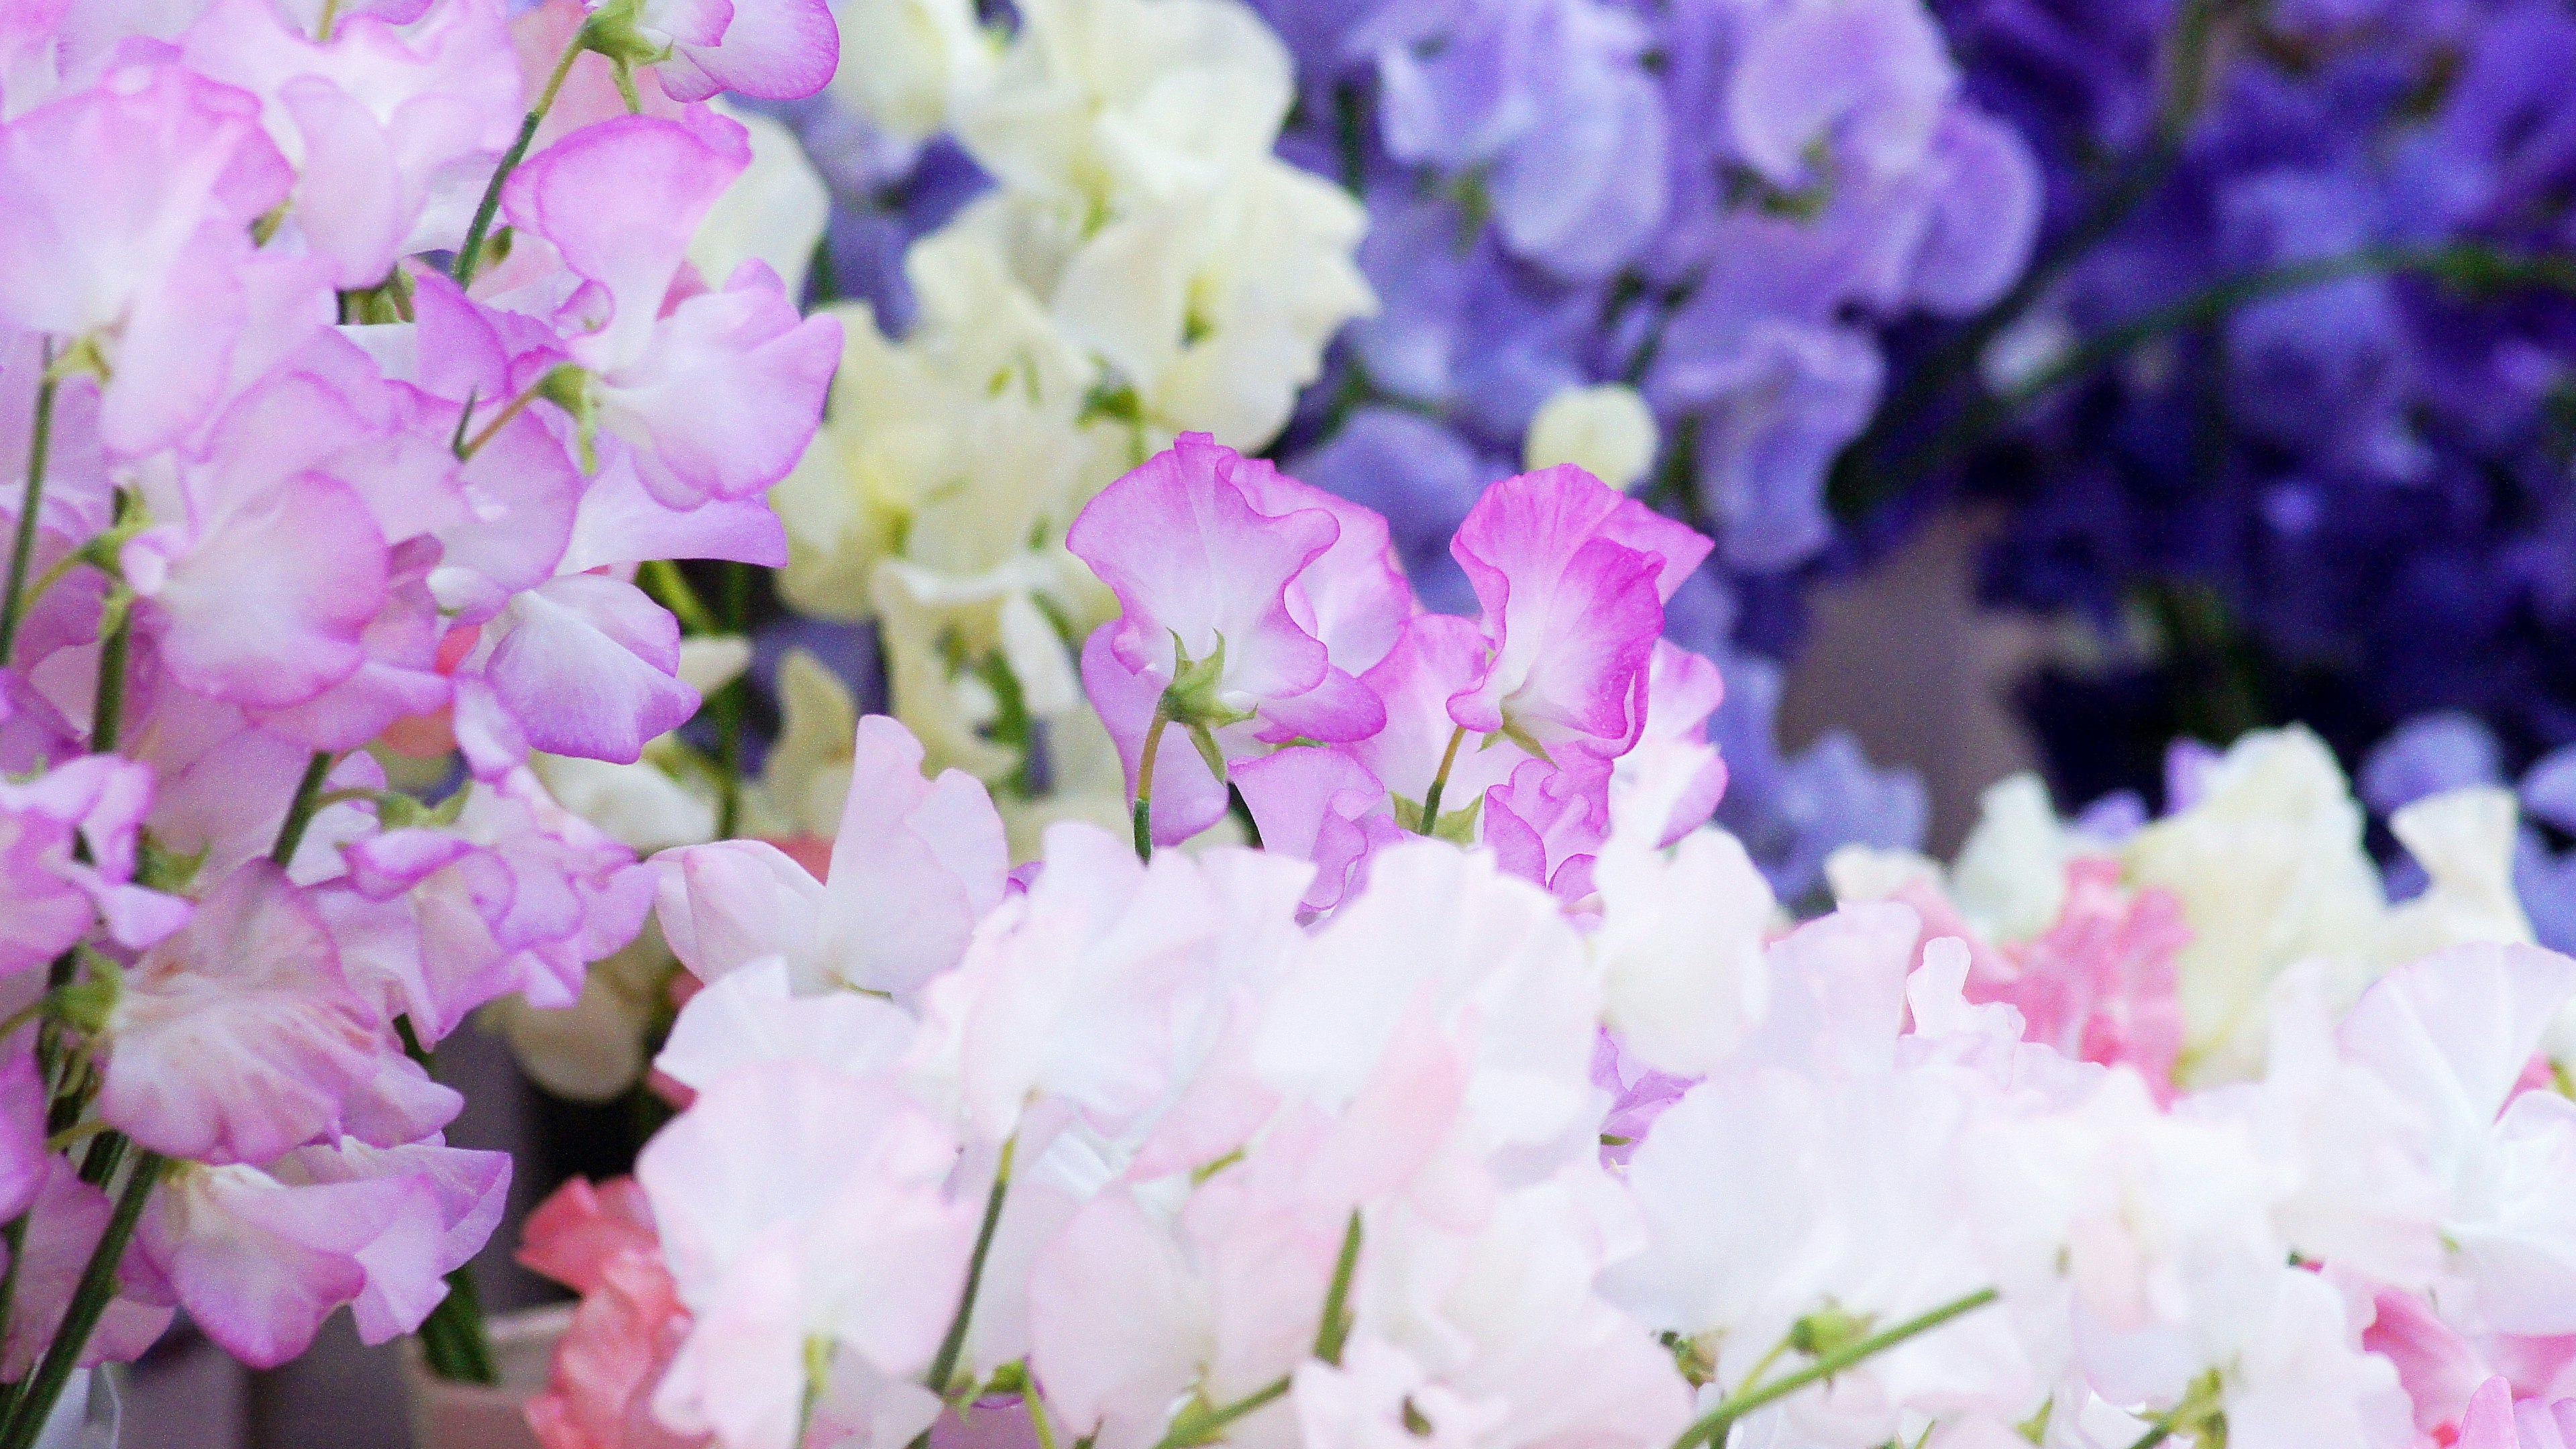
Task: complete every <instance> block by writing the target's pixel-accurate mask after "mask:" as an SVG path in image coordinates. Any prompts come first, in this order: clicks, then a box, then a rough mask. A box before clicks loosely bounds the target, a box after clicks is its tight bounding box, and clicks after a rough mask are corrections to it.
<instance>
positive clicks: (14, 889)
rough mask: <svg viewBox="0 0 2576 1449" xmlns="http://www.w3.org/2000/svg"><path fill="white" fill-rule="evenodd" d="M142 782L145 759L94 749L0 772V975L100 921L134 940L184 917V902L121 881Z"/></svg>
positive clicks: (131, 857) (129, 865)
mask: <svg viewBox="0 0 2576 1449" xmlns="http://www.w3.org/2000/svg"><path fill="white" fill-rule="evenodd" d="M152 784H153V776H152V768H151V767H150V766H149V765H144V764H138V763H133V762H129V761H125V760H119V759H117V758H115V757H113V756H101V755H91V756H85V757H83V758H81V759H77V760H73V761H70V762H68V763H66V764H63V765H59V766H57V767H55V768H54V769H53V770H51V771H49V772H47V773H45V774H42V775H39V776H37V777H36V778H34V779H32V780H29V781H27V782H25V783H23V784H11V783H8V782H7V781H6V780H0V906H5V907H6V909H5V911H0V975H6V974H11V973H15V972H19V971H25V970H28V969H30V968H31V967H35V966H40V965H42V964H44V963H45V962H47V961H50V960H52V959H53V958H54V957H55V956H57V955H60V954H61V953H62V952H64V951H67V950H69V949H71V947H72V946H73V945H74V944H76V943H77V942H79V941H80V940H81V939H82V938H83V937H84V936H87V935H88V934H89V931H90V928H91V926H92V925H93V924H95V923H97V922H100V921H104V922H105V923H106V925H107V929H108V932H109V934H110V935H111V936H113V937H114V938H115V939H116V940H117V941H119V942H120V943H122V944H124V945H127V946H135V947H143V946H150V945H153V944H154V943H156V942H158V941H160V940H162V939H163V938H165V937H167V936H168V935H169V934H170V933H171V932H173V931H176V930H178V929H179V928H180V927H181V926H182V925H183V924H185V923H186V921H187V919H188V914H189V909H190V907H189V904H188V902H186V901H184V900H182V899H180V898H178V897H175V896H169V895H164V894H162V893H160V892H158V891H154V890H150V889H147V888H145V887H142V886H138V885H134V884H131V883H130V879H131V877H132V876H133V873H134V861H135V841H136V833H137V830H138V828H139V827H140V826H141V825H142V823H143V818H144V816H145V814H146V813H147V811H148V810H149V809H150V806H151V800H152ZM83 846H86V851H85V852H84V851H83V850H82V847H83ZM84 853H85V854H86V859H84V858H83V855H84Z"/></svg>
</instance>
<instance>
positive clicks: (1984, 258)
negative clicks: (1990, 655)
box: [1264, 0, 2041, 572]
mask: <svg viewBox="0 0 2576 1449" xmlns="http://www.w3.org/2000/svg"><path fill="white" fill-rule="evenodd" d="M1264 8H1265V10H1266V12H1267V13H1269V14H1270V15H1271V16H1272V18H1273V19H1274V20H1275V21H1276V22H1277V23H1278V24H1279V26H1280V27H1281V29H1282V31H1283V32H1284V33H1285V34H1286V35H1287V37H1288V38H1289V41H1290V44H1291V45H1292V46H1294V47H1295V48H1296V50H1297V52H1298V56H1299V60H1300V69H1301V76H1300V79H1301V83H1302V85H1303V87H1304V92H1305V96H1306V106H1305V115H1306V117H1307V122H1308V123H1307V125H1306V126H1305V127H1304V128H1303V129H1302V130H1301V132H1300V133H1299V135H1298V137H1297V144H1298V146H1299V148H1300V154H1301V156H1303V157H1304V158H1306V159H1307V160H1308V163H1309V164H1311V165H1314V166H1316V167H1317V168H1318V169H1320V170H1324V171H1326V172H1327V173H1329V174H1335V175H1338V176H1340V177H1341V178H1342V179H1343V181H1344V182H1345V184H1347V185H1349V186H1350V187H1351V188H1352V189H1353V190H1354V191H1355V192H1358V193H1361V194H1364V195H1365V196H1367V198H1368V199H1369V203H1370V212H1371V218H1372V227H1371V231H1370V235H1369V239H1368V242H1367V243H1366V245H1365V246H1364V247H1363V248H1362V252H1361V258H1362V261H1363V263H1364V264H1365V265H1366V266H1367V268H1368V272H1369V277H1370V279H1371V281H1373V282H1374V283H1375V284H1376V285H1377V288H1378V290H1379V293H1380V294H1381V295H1382V296H1384V297H1386V298H1388V299H1389V304H1388V306H1387V308H1386V311H1385V312H1384V314H1383V315H1381V316H1379V317H1377V318H1375V319H1372V320H1370V321H1368V322H1365V323H1363V324H1361V325H1360V326H1359V327H1357V328H1355V329H1354V331H1353V334H1352V348H1351V359H1350V368H1349V369H1348V373H1347V376H1346V378H1345V382H1344V393H1343V396H1342V398H1341V399H1340V400H1339V402H1338V403H1337V404H1336V407H1335V410H1334V414H1333V416H1331V417H1330V418H1328V419H1327V420H1326V421H1325V424H1324V433H1325V436H1324V438H1323V441H1322V446H1323V448H1324V449H1325V450H1326V452H1327V454H1328V456H1332V457H1336V458H1347V460H1348V461H1347V463H1346V464H1345V466H1344V467H1342V468H1339V469H1334V470H1331V471H1329V472H1328V471H1327V470H1325V469H1322V468H1317V469H1315V470H1314V472H1315V475H1316V476H1317V477H1318V478H1319V480H1320V481H1325V482H1326V483H1327V486H1332V487H1336V488H1340V487H1342V486H1343V485H1344V483H1345V482H1346V481H1347V482H1348V484H1349V485H1350V491H1352V493H1353V496H1355V497H1360V498H1362V499H1364V500H1366V501H1370V502H1373V503H1377V504H1379V506H1381V507H1383V508H1385V509H1386V510H1387V512H1388V513H1389V515H1390V516H1391V517H1393V518H1395V519H1396V520H1397V523H1398V527H1399V528H1400V529H1401V530H1403V531H1404V533H1405V534H1406V542H1407V544H1408V546H1419V547H1425V548H1429V549H1436V548H1437V547H1438V540H1439V536H1440V535H1441V534H1443V533H1445V532H1446V530H1447V528H1448V526H1449V525H1450V524H1451V523H1454V521H1455V519H1456V518H1457V517H1458V516H1459V513H1460V512H1462V511H1463V505H1464V502H1465V501H1466V499H1468V498H1472V496H1473V493H1472V486H1471V487H1470V489H1469V491H1467V492H1466V493H1465V494H1463V495H1461V494H1459V493H1456V492H1454V491H1453V492H1451V493H1449V494H1448V495H1447V496H1446V497H1443V496H1440V495H1439V494H1438V493H1437V492H1436V489H1437V486H1438V484H1437V481H1436V480H1444V479H1447V478H1450V477H1452V476H1456V475H1468V476H1470V477H1472V475H1474V474H1475V473H1477V472H1479V471H1480V470H1482V469H1484V468H1486V467H1488V466H1489V464H1488V462H1487V460H1488V459H1489V458H1491V457H1492V456H1494V455H1495V454H1496V453H1500V454H1502V455H1503V456H1505V457H1512V456H1517V455H1519V454H1520V453H1521V451H1522V449H1523V447H1524V438H1525V436H1526V437H1527V438H1528V443H1527V446H1528V447H1529V448H1531V449H1532V450H1535V451H1537V452H1538V453H1539V454H1540V456H1541V457H1543V458H1545V460H1546V461H1558V459H1556V458H1554V457H1552V456H1548V455H1549V454H1550V453H1553V452H1554V451H1556V450H1557V449H1558V448H1561V447H1564V446H1566V445H1568V444H1572V445H1574V446H1578V447H1587V448H1588V449H1590V450H1593V451H1591V452H1590V453H1589V455H1588V456H1583V457H1581V458H1580V460H1581V461H1586V462H1595V461H1596V460H1598V465H1599V466H1602V467H1603V468H1604V469H1605V470H1606V469H1608V468H1610V467H1612V466H1614V463H1613V460H1617V462H1616V464H1615V466H1616V468H1617V471H1615V472H1610V471H1605V476H1608V477H1610V478H1612V480H1613V481H1615V482H1619V483H1621V484H1623V485H1625V484H1627V483H1630V482H1633V481H1635V480H1637V479H1639V478H1640V477H1641V476H1643V475H1644V474H1645V473H1646V472H1647V471H1648V468H1649V467H1650V465H1652V464H1654V463H1655V461H1656V460H1657V459H1658V457H1659V456H1660V457H1661V458H1662V459H1663V461H1664V467H1665V477H1664V478H1663V479H1662V480H1661V481H1660V482H1659V483H1658V492H1659V495H1660V496H1661V497H1662V498H1663V499H1664V501H1665V502H1666V504H1667V506H1672V507H1676V508H1678V509H1680V510H1681V511H1683V512H1684V513H1685V515H1686V516H1690V517H1693V518H1697V519H1704V520H1705V521H1706V526H1707V528H1708V530H1709V531H1710V532H1712V533H1714V534H1715V535H1716V537H1717V539H1718V542H1719V550H1720V555H1721V557H1722V559H1723V560H1724V562H1725V563H1726V564H1727V565H1729V566H1730V567H1731V568H1733V569H1736V570H1741V571H1746V572H1773V571H1777V570H1780V569H1783V568H1786V567H1789V566H1791V565H1794V564H1797V563H1799V562H1801V561H1803V560H1805V559H1807V558H1809V557H1810V556H1812V555H1814V554H1815V553H1816V552H1817V551H1818V550H1820V549H1821V548H1822V547H1823V546H1824V545H1825V544H1826V542H1827V541H1828V540H1829V538H1830V536H1831V528H1830V525H1829V522H1828V519H1827V517H1826V514H1825V511H1824V499H1823V490H1824V480H1825V472H1826V469H1827V467H1828V466H1829V465H1830V464H1831V462H1832V460H1833V457H1834V454H1835V453H1836V452H1837V451H1838V450H1839V449H1840V448H1841V447H1842V445H1843V444H1844V443H1845V442H1847V441H1848V440H1850V438H1851V437H1852V436H1853V435H1854V434H1856V433H1857V432H1858V431H1859V430H1860V428H1861V426H1862V425H1863V424H1864V423H1865V422H1867V421H1868V419H1869V417H1870V414H1871V413H1872V411H1873V410H1874V409H1875V408H1876V406H1877V403H1878V398H1879V394H1880V392H1881V390H1882V386H1883V383H1884V374H1885V367H1884V364H1883V362H1882V360H1881V356H1880V348H1879V337H1878V334H1879V331H1880V329H1881V327H1882V326H1884V325H1885V324H1887V323H1890V322H1893V321H1895V320H1897V319H1899V318H1902V317H1904V316H1906V315H1908V314H1910V313H1913V312H1915V311H1918V310H1920V311H1924V312H1928V313H1931V314H1934V315H1937V316H1957V315H1962V314H1965V313H1967V312H1971V311H1974V310H1975V309H1977V308H1979V307H1982V306H1984V305H1985V304H1986V303H1987V302H1989V301H1992V300H1993V299H1994V298H1995V297H1996V296H1997V295H1998V294H1999V293H2001V292H2002V291H2003V290H2004V288H2005V287H2007V286H2008V285H2010V284H2011V282H2012V281H2013V280H2014V279H2015V277H2017V276H2018V275H2019V274H2020V272H2021V270H2022V267H2023V264H2024V263H2025V262H2026V261H2027V260H2028V257H2029V252H2030V247H2031V242H2032V238H2033V236H2034V235H2035V232H2036V229H2037V226H2038V221H2039V207H2040V201H2041V197H2040V191H2039V180H2040V178H2039V174H2038V170H2037V167H2036V165H2035V164H2034V162H2033V161H2032V159H2031V158H2030V156H2029V155H2028V153H2027V152H2026V150H2025V149H2024V147H2023V146H2022V143H2021V142H2020V140H2019V139H2018V138H2017V137H2015V136H2014V135H2013V133H2012V132H2011V131H2010V130H2008V129H2007V128H2006V127H2004V126H2003V125H2002V124H2000V123H1999V122H1997V121H1996V120H1995V119H1994V118H1993V117H1992V116H1990V115H1989V114H1987V113H1986V112H1985V111H1984V110H1983V109H1981V108H1980V107H1979V106H1977V105H1976V104H1975V103H1973V102H1971V101H1970V100H1969V99H1968V98H1967V97H1966V96H1965V94H1964V93H1963V91H1962V89H1961V76H1960V72H1959V70H1958V68H1957V66H1956V65H1955V63H1954V62H1953V61H1952V59H1951V56H1950V53H1949V47H1948V45H1947V43H1946V42H1945V40H1944V38H1943V36H1942V34H1941V31H1940V28H1939V27H1938V26H1937V25H1936V24H1935V23H1934V21H1933V18H1932V16H1931V15H1930V14H1929V13H1928V12H1927V11H1926V9H1925V8H1924V7H1923V6H1922V5H1921V4H1919V3H1917V0H1792V3H1783V4H1764V5H1750V6H1748V5H1737V4H1725V3H1701V0H1692V3H1682V4H1673V5H1666V6H1651V7H1647V6H1629V5H1621V4H1614V3H1608V0H1487V3H1470V0H1457V3H1431V4H1415V3H1359V4H1344V5H1331V6H1314V5H1305V4H1299V3H1295V0H1280V3H1273V4H1268V5H1266V6H1265V7H1264ZM1630 385H1632V386H1633V388H1634V389H1635V390H1634V391H1631V390H1629V387H1630ZM1640 393H1642V398H1641V397H1640V396H1639V394H1640ZM1425 408H1428V409H1430V410H1432V411H1433V412H1434V413H1435V414H1436V417H1435V419H1434V420H1432V421H1428V422H1426V421H1425V420H1423V419H1421V418H1419V417H1417V416H1413V415H1412V414H1413V412H1414V411H1415V410H1420V409H1425ZM1659 435H1660V437H1661V438H1662V439H1663V440H1664V446H1662V447H1660V448H1659V447H1658V437H1659ZM1389 450H1393V451H1396V452H1399V453H1401V454H1403V455H1406V456H1408V457H1410V458H1413V459H1416V460H1418V462H1417V465H1416V466H1415V467H1413V468H1410V469H1405V470H1400V471H1401V473H1402V475H1403V476H1402V477H1400V478H1397V479H1390V478H1387V477H1385V476H1383V474H1382V473H1380V474H1379V476H1374V477H1373V476H1371V474H1372V473H1373V472H1377V470H1375V469H1373V468H1372V467H1371V466H1370V461H1373V459H1374V457H1375V455H1377V454H1380V453H1383V452H1385V451H1389ZM1487 476H1491V475H1487ZM1474 481H1477V482H1481V481H1483V480H1482V479H1476V480H1474ZM1444 511H1446V513H1447V517H1446V518H1445V519H1444V518H1442V517H1441V515H1442V513H1443V512H1444Z"/></svg>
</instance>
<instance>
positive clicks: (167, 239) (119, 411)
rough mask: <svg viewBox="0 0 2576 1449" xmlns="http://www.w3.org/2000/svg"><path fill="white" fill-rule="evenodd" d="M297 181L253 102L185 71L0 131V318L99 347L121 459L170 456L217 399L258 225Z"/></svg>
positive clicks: (105, 436)
mask: <svg viewBox="0 0 2576 1449" xmlns="http://www.w3.org/2000/svg"><path fill="white" fill-rule="evenodd" d="M293 181H294V174H293V172H292V171H290V170H289V169H288V167H287V165H286V161H285V158H283V157H281V156H280V155H278V153H277V148H276V147H275V146H274V145H272V144H270V142H269V139H268V137H267V135H266V134H265V133H263V132H262V131H261V130H260V126H259V102H258V101H257V99H256V98H254V97H252V96H250V95H247V94H245V93H243V92H241V91H238V90H235V89H233V88H232V87H230V86H226V85H222V84H219V83H217V82H215V81H211V80H208V79H205V78H204V77H202V76H198V75H195V74H193V73H191V72H189V71H187V70H183V69H181V68H180V67H178V66H175V65H159V66H131V67H125V68H119V69H114V70H111V71H110V72H109V74H108V75H106V76H105V77H104V78H103V79H102V80H101V81H100V82H99V83H98V84H97V85H95V86H93V87H91V88H89V89H87V90H82V91H79V92H76V93H74V94H71V95H68V96H65V97H63V98H62V99H59V100H56V101H53V102H51V103H50V104H47V105H43V106H39V107H37V108H36V109H35V110H32V111H29V112H28V113H27V114H25V115H23V116H20V117H19V118H17V119H16V120H15V121H12V122H10V123H9V124H8V125H7V126H5V127H0V322H5V323H7V324H9V325H12V326H17V327H24V328H27V329H30V330H32V331H37V332H44V333H48V334H50V335H52V336H54V337H56V338H58V339H61V340H62V341H64V342H66V343H73V342H83V341H86V342H92V343H95V344H96V345H98V346H99V347H100V349H101V351H102V352H103V354H104V356H105V361H106V363H107V365H108V368H109V370H110V371H109V377H110V379H111V380H110V381H109V382H108V383H107V385H106V388H105V393H104V396H103V397H102V399H101V402H100V408H99V435H100V438H101V439H102V441H104V442H105V443H106V445H107V446H108V448H109V449H110V450H111V451H114V452H118V453H123V454H128V455H134V454H140V453H146V452H150V451H152V450H153V449H155V448H158V447H160V446H162V445H164V444H167V443H169V442H171V441H173V440H175V439H176V438H178V437H179V436H180V435H181V434H182V433H183V432H185V431H186V430H187V429H188V428H190V427H191V426H193V425H194V424H195V423H196V422H197V420H198V419H200V418H202V417H203V416H204V415H205V413H206V411H207V410H208V409H209V408H211V407H212V406H213V405H214V404H215V402H216V401H217V400H218V398H219V397H220V396H221V394H222V391H223V388H224V385H225V381H226V376H227V369H228V366H229V355H230V353H231V350H232V346H233V342H234V339H235V337H236V336H237V335H238V334H239V333H240V332H241V331H242V329H243V327H244V325H245V324H246V322H247V320H248V316H249V297H248V292H247V287H246V283H245V279H244V277H243V268H244V265H245V263H246V262H247V261H248V260H249V258H250V255H251V251H252V244H251V239H250V226H251V223H252V222H254V221H255V220H257V219H258V218H259V217H260V216H262V215H263V214H265V213H267V212H268V211H269V210H271V209H272V208H274V207H275V206H276V205H277V204H278V203H279V202H281V201H283V200H285V199H286V195H287V190H288V188H289V187H290V186H291V185H292V184H293ZM320 296H321V299H322V300H327V292H326V293H323V294H320Z"/></svg>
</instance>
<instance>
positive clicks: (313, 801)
mask: <svg viewBox="0 0 2576 1449" xmlns="http://www.w3.org/2000/svg"><path fill="white" fill-rule="evenodd" d="M336 758H337V756H334V755H333V754H332V753H331V752H330V751H329V750H315V751H314V752H313V758H312V759H310V760H308V761H306V762H305V765H304V778H303V779H302V780H299V781H297V782H296V786H295V798H294V800H293V801H291V802H290V803H289V804H288V805H287V807H286V820H285V822H284V823H282V824H280V825H279V826H278V827H277V843H276V844H275V845H272V846H270V847H269V850H268V858H269V859H270V860H272V861H274V862H276V863H277V867H278V869H280V870H283V869H285V868H286V864H287V862H288V861H291V860H293V859H295V852H296V850H297V848H298V847H300V846H302V845H303V844H304V832H305V830H306V829H307V828H309V827H310V826H311V825H312V824H313V816H314V814H315V813H316V812H318V811H319V810H320V809H321V808H322V780H323V777H324V776H326V775H329V774H330V773H331V764H332V761H333V760H334V759H336Z"/></svg>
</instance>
